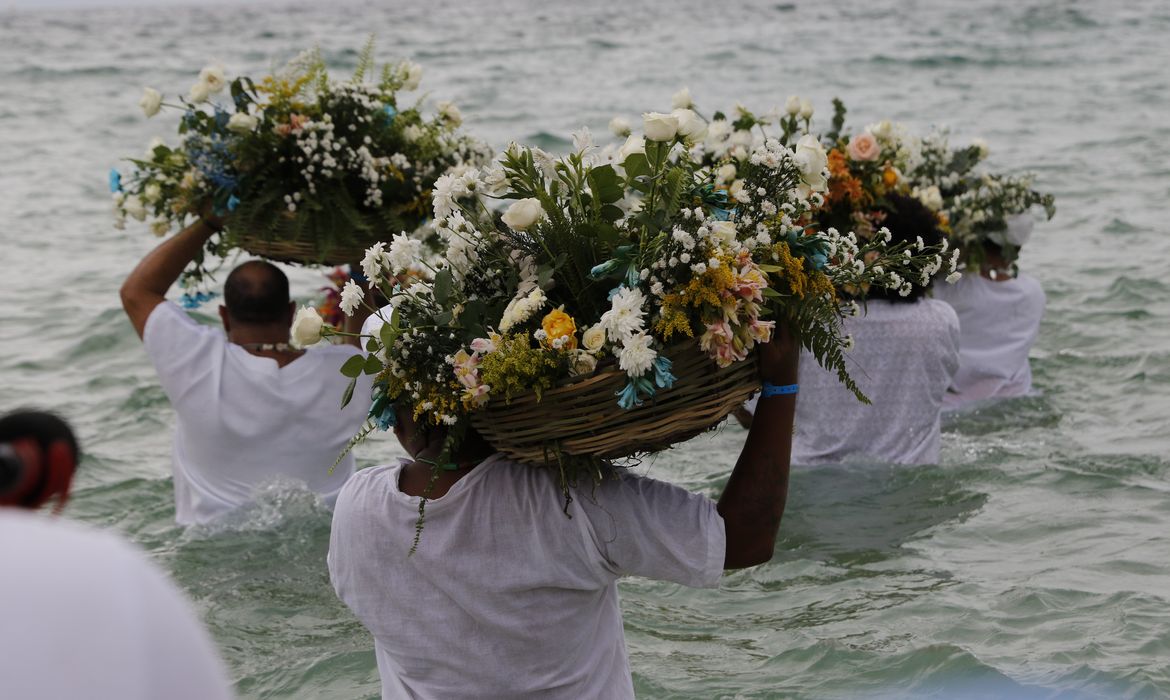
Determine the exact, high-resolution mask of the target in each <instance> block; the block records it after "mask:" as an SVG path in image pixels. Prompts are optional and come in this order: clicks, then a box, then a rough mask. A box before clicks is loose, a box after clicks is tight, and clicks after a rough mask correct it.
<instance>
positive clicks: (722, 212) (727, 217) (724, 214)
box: [711, 207, 735, 221]
mask: <svg viewBox="0 0 1170 700" xmlns="http://www.w3.org/2000/svg"><path fill="white" fill-rule="evenodd" d="M711 213H712V214H713V215H714V216H715V218H716V219H718V220H719V221H731V217H732V216H734V215H735V209H723V208H722V207H711Z"/></svg>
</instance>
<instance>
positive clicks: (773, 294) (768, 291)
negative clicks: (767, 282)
mask: <svg viewBox="0 0 1170 700" xmlns="http://www.w3.org/2000/svg"><path fill="white" fill-rule="evenodd" d="M761 291H762V292H763V293H764V296H766V297H779V296H783V295H782V294H780V292H777V291H776V290H775V289H772V288H771V287H764V288H763V289H762V290H761Z"/></svg>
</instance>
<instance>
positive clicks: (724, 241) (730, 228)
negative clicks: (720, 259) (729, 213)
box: [707, 221, 735, 267]
mask: <svg viewBox="0 0 1170 700" xmlns="http://www.w3.org/2000/svg"><path fill="white" fill-rule="evenodd" d="M707 226H708V227H709V228H710V229H711V237H712V238H714V239H715V240H716V241H718V242H719V244H720V245H721V246H723V247H724V248H731V247H732V246H733V245H734V243H735V224H733V223H731V222H730V221H716V222H714V223H711V224H707ZM712 267H714V266H712Z"/></svg>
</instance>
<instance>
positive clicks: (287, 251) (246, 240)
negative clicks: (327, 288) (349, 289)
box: [236, 234, 382, 265]
mask: <svg viewBox="0 0 1170 700" xmlns="http://www.w3.org/2000/svg"><path fill="white" fill-rule="evenodd" d="M379 240H382V238H381V237H378V236H371V237H370V239H369V240H368V241H361V242H359V243H352V244H350V245H335V246H332V247H331V248H330V249H328V250H325V251H321V250H317V244H316V243H315V242H314V241H313V240H311V239H300V240H281V239H270V238H261V237H259V236H252V235H247V234H245V235H242V236H237V244H236V245H237V246H238V247H240V248H242V249H244V250H246V251H248V252H249V253H251V254H252V255H256V256H259V257H261V258H267V259H268V260H275V261H277V262H289V263H299V264H302V265H344V264H346V263H352V262H355V261H358V260H361V259H362V257H363V256H365V254H366V248H369V247H370V246H372V245H373V244H375V243H377V242H378V241H379Z"/></svg>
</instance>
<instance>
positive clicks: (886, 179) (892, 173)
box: [882, 165, 898, 187]
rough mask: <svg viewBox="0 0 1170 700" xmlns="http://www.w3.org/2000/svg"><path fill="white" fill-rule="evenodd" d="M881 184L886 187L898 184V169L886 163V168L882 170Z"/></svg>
mask: <svg viewBox="0 0 1170 700" xmlns="http://www.w3.org/2000/svg"><path fill="white" fill-rule="evenodd" d="M882 184H884V185H885V186H886V187H893V186H894V185H896V184H898V171H897V170H894V169H893V168H892V167H891V166H889V165H887V166H886V169H885V170H883V171H882Z"/></svg>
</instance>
